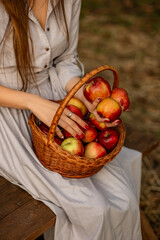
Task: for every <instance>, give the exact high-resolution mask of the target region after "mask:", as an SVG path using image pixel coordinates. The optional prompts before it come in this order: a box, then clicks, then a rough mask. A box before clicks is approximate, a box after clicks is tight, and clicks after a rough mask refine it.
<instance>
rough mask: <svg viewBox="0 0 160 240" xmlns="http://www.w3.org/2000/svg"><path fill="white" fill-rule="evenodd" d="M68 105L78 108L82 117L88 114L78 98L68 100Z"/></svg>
mask: <svg viewBox="0 0 160 240" xmlns="http://www.w3.org/2000/svg"><path fill="white" fill-rule="evenodd" d="M68 105H74V106H76V107H78V108H79V109H80V110H81V112H82V115H83V116H85V115H86V114H87V112H88V109H87V107H86V106H85V105H84V103H83V102H82V101H80V100H79V99H78V98H75V97H72V98H71V99H70V100H69V102H68Z"/></svg>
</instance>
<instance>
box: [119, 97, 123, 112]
mask: <svg viewBox="0 0 160 240" xmlns="http://www.w3.org/2000/svg"><path fill="white" fill-rule="evenodd" d="M120 105H121V108H122V111H124V102H123V99H122V98H121V100H120Z"/></svg>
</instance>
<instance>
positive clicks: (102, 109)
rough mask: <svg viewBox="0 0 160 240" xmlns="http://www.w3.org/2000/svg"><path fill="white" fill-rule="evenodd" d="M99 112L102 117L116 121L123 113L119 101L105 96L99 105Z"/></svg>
mask: <svg viewBox="0 0 160 240" xmlns="http://www.w3.org/2000/svg"><path fill="white" fill-rule="evenodd" d="M97 112H98V114H99V115H100V116H101V117H105V118H109V119H110V121H111V122H113V121H115V120H116V119H118V118H119V116H120V115H121V112H122V110H121V107H120V105H119V103H118V102H117V101H116V100H114V99H112V98H105V99H103V100H102V101H101V102H100V103H98V106H97Z"/></svg>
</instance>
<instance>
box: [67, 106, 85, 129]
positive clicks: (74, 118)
mask: <svg viewBox="0 0 160 240" xmlns="http://www.w3.org/2000/svg"><path fill="white" fill-rule="evenodd" d="M70 113H71V111H69V110H68V109H66V111H64V114H65V116H67V117H68V116H69V115H70ZM69 118H70V119H71V120H73V121H75V122H77V123H78V124H79V125H80V126H81V127H82V128H84V129H89V126H88V124H87V123H86V122H85V121H84V120H83V119H82V118H80V117H79V116H78V115H76V114H74V113H72V115H71V116H70V117H69Z"/></svg>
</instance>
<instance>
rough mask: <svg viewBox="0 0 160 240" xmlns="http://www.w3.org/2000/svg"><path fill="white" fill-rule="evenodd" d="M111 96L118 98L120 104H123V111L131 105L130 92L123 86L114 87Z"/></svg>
mask: <svg viewBox="0 0 160 240" xmlns="http://www.w3.org/2000/svg"><path fill="white" fill-rule="evenodd" d="M111 98H113V99H114V100H116V101H117V102H118V103H119V104H120V106H121V105H122V104H123V111H125V110H127V109H128V108H129V105H130V101H129V97H128V93H127V91H126V90H125V89H123V88H114V89H113V90H112V93H111Z"/></svg>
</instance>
